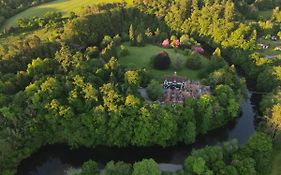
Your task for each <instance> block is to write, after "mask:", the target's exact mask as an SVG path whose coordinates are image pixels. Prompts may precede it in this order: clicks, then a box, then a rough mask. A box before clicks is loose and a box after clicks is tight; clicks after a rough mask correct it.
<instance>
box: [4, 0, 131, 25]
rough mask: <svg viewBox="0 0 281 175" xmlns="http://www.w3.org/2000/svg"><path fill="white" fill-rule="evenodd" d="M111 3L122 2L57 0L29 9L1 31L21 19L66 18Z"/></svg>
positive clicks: (11, 19) (129, 2)
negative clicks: (52, 14) (57, 14)
mask: <svg viewBox="0 0 281 175" xmlns="http://www.w3.org/2000/svg"><path fill="white" fill-rule="evenodd" d="M109 2H121V0H56V1H53V2H49V3H46V4H43V5H39V6H36V7H32V8H29V9H27V10H25V11H23V12H21V13H19V14H17V15H15V16H13V17H11V18H10V19H9V20H7V21H6V23H5V24H4V26H2V28H1V30H3V29H5V28H9V27H13V26H16V25H17V20H18V19H20V18H32V17H34V16H38V17H40V16H43V15H44V14H45V13H47V12H49V11H52V12H61V13H63V15H64V16H67V15H69V13H70V12H75V13H79V11H80V10H81V9H82V8H83V7H85V6H87V5H91V4H100V3H109ZM126 2H128V4H132V3H133V0H126Z"/></svg>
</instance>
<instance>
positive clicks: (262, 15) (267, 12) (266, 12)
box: [258, 9, 272, 20]
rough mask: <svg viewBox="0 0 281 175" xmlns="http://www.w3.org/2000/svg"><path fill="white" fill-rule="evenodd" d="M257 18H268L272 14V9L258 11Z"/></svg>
mask: <svg viewBox="0 0 281 175" xmlns="http://www.w3.org/2000/svg"><path fill="white" fill-rule="evenodd" d="M258 14H259V18H260V19H263V20H268V19H270V18H271V16H272V9H271V10H263V11H259V12H258Z"/></svg>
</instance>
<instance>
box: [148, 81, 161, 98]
mask: <svg viewBox="0 0 281 175" xmlns="http://www.w3.org/2000/svg"><path fill="white" fill-rule="evenodd" d="M146 90H147V95H148V97H149V98H150V99H151V100H153V101H156V100H158V99H159V98H160V97H161V96H162V94H163V88H162V86H161V84H160V83H159V82H158V81H155V80H152V81H151V82H150V83H149V84H148V86H147V89H146Z"/></svg>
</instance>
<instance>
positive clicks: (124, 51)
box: [120, 45, 129, 56]
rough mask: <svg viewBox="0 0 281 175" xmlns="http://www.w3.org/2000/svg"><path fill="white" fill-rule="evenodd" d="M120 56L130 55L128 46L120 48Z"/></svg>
mask: <svg viewBox="0 0 281 175" xmlns="http://www.w3.org/2000/svg"><path fill="white" fill-rule="evenodd" d="M120 55H121V56H127V55H129V50H128V48H127V47H126V46H124V45H121V46H120Z"/></svg>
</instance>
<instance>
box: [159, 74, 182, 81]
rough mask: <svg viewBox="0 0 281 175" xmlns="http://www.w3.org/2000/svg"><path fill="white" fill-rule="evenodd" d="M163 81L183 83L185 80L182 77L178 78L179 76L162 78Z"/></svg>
mask: <svg viewBox="0 0 281 175" xmlns="http://www.w3.org/2000/svg"><path fill="white" fill-rule="evenodd" d="M164 80H167V81H169V82H184V81H186V79H185V78H184V77H180V76H176V75H173V76H166V77H164Z"/></svg>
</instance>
